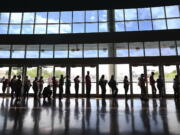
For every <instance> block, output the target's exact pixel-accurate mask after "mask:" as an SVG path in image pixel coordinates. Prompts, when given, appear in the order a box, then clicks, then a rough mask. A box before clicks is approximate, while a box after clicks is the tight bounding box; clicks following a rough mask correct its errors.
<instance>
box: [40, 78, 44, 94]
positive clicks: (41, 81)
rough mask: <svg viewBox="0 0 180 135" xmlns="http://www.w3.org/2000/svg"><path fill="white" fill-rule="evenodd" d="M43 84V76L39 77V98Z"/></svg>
mask: <svg viewBox="0 0 180 135" xmlns="http://www.w3.org/2000/svg"><path fill="white" fill-rule="evenodd" d="M43 84H44V80H43V76H41V77H40V79H39V97H41V95H42V90H43Z"/></svg>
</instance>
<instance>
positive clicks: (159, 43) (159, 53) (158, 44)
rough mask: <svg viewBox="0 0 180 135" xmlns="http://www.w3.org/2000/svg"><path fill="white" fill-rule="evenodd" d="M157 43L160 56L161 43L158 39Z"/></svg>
mask: <svg viewBox="0 0 180 135" xmlns="http://www.w3.org/2000/svg"><path fill="white" fill-rule="evenodd" d="M158 45H159V56H161V44H160V41H158Z"/></svg>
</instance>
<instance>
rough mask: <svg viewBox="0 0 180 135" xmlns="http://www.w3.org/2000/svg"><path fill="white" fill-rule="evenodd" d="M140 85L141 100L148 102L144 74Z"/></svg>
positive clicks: (140, 79)
mask: <svg viewBox="0 0 180 135" xmlns="http://www.w3.org/2000/svg"><path fill="white" fill-rule="evenodd" d="M138 84H139V86H140V88H141V99H142V100H147V91H146V80H145V77H144V74H141V76H140V78H139V83H138Z"/></svg>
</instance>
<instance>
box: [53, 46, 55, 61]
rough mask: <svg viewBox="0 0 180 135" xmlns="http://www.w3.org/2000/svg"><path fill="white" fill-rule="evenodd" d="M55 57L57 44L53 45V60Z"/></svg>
mask: <svg viewBox="0 0 180 135" xmlns="http://www.w3.org/2000/svg"><path fill="white" fill-rule="evenodd" d="M54 57H55V44H53V59H54Z"/></svg>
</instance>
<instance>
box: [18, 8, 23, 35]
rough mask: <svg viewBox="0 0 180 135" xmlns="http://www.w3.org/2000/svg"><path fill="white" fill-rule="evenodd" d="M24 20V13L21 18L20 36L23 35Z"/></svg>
mask: <svg viewBox="0 0 180 135" xmlns="http://www.w3.org/2000/svg"><path fill="white" fill-rule="evenodd" d="M23 18H24V12H22V17H21V24H20V25H21V26H20V33H19V34H20V35H21V34H22V26H23Z"/></svg>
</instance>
